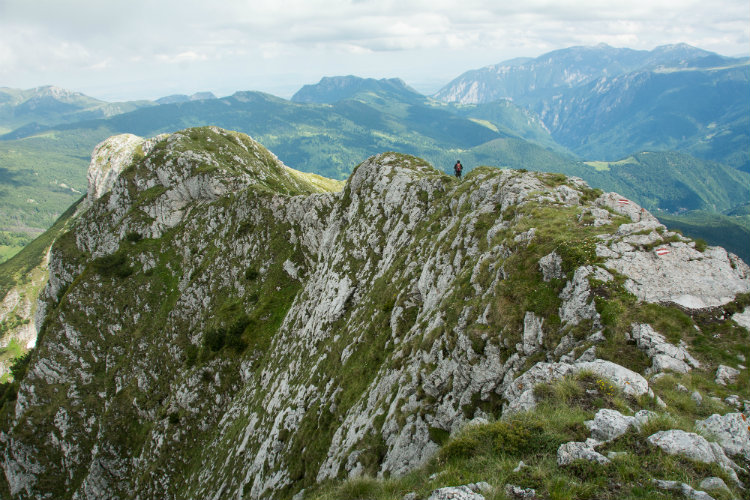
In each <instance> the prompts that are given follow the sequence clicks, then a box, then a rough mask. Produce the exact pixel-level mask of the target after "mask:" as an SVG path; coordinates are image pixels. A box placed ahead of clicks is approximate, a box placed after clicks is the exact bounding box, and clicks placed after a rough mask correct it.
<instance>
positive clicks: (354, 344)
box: [0, 127, 750, 499]
mask: <svg viewBox="0 0 750 500" xmlns="http://www.w3.org/2000/svg"><path fill="white" fill-rule="evenodd" d="M116 140H119V139H116V138H115V139H113V141H116ZM123 144H125V143H123ZM127 144H129V145H127V146H126V149H127V150H130V151H132V155H129V154H124V155H123V154H119V155H117V156H116V158H119V159H120V160H116V161H122V162H124V163H123V165H121V167H123V168H120V167H117V168H115V169H114V170H115V171H119V172H120V174H119V175H118V176H117V178H116V179H115V180H114V182H112V183H111V189H110V190H109V191H108V192H102V191H106V189H103V190H99V189H92V190H90V192H92V193H99V194H98V196H99V198H98V199H96V200H91V201H90V204H88V208H84V210H85V211H84V212H82V213H81V215H80V216H79V218H78V219H77V220H76V221H74V222H73V224H72V225H71V229H70V231H68V232H66V233H65V234H63V235H62V236H60V237H59V238H58V240H57V242H56V243H55V245H54V247H53V249H52V251H51V254H50V255H51V261H50V280H49V285H48V286H47V288H46V289H45V291H44V292H43V295H42V299H43V303H44V311H43V313H42V315H43V316H44V317H45V321H44V325H43V326H42V329H41V331H40V334H39V338H38V341H37V347H36V348H35V351H34V353H33V354H32V356H31V358H30V359H29V361H28V370H27V372H26V373H25V375H24V376H23V377H22V378H21V380H20V381H19V382H18V385H17V386H16V391H17V393H16V395H15V398H10V397H9V396H8V397H6V396H5V395H4V396H3V398H4V399H3V406H2V410H0V415H2V419H0V421H1V422H2V434H1V435H2V439H0V446H2V448H3V453H2V456H3V459H2V466H3V469H4V471H5V478H6V481H7V482H6V483H5V486H4V487H3V488H2V490H3V491H6V492H7V494H8V496H11V497H12V498H14V499H15V498H29V497H34V496H40V495H44V494H50V495H52V496H60V497H64V496H73V495H77V496H79V497H81V498H102V497H117V496H120V497H135V496H142V497H150V498H156V497H158V498H165V499H178V498H180V499H184V498H209V497H213V496H235V495H236V496H244V497H249V498H269V497H273V498H291V497H292V496H293V495H295V494H297V493H299V492H300V491H301V490H302V489H303V488H305V489H309V490H310V491H311V492H312V493H313V494H314V493H315V491H316V488H319V487H320V486H319V485H320V482H321V481H326V480H328V481H335V480H337V478H338V479H343V478H346V477H352V478H356V477H357V476H361V475H362V474H370V475H372V476H375V475H377V476H380V477H384V476H387V475H388V474H390V475H392V476H393V477H400V476H402V475H403V474H405V473H407V472H408V471H409V470H411V469H413V468H414V467H418V466H419V465H420V464H422V465H425V464H428V463H433V465H432V467H437V468H438V471H441V472H442V471H443V469H442V468H441V467H443V466H442V465H440V462H439V461H438V462H430V460H431V459H432V457H434V456H435V454H437V453H443V452H442V451H440V450H444V449H446V448H441V445H440V443H441V442H445V441H446V439H448V438H447V436H449V435H450V434H451V433H452V432H458V431H460V429H462V428H463V427H464V426H465V425H466V424H468V423H469V422H471V421H472V420H474V419H478V420H477V421H476V422H475V423H474V424H475V425H479V426H480V427H479V428H480V429H485V430H487V429H488V428H486V427H482V426H483V425H485V424H482V423H481V421H482V419H484V422H485V423H487V422H488V419H495V418H497V419H498V423H497V425H503V424H502V421H501V420H500V419H501V418H506V417H508V416H510V415H511V414H512V413H513V412H514V411H520V412H523V411H524V410H529V409H530V408H533V407H534V405H536V404H537V403H538V402H539V403H540V404H541V403H542V402H543V399H544V397H547V396H545V395H544V394H545V393H543V392H537V391H535V390H534V386H535V385H537V384H541V385H542V386H544V385H545V384H551V383H552V382H553V380H555V379H556V378H558V377H563V378H564V376H565V375H564V374H565V373H569V374H573V373H574V372H575V373H577V372H585V373H589V374H591V373H593V374H595V375H594V377H598V381H599V382H598V383H601V384H605V383H611V384H612V386H611V387H612V389H611V391H612V394H614V393H615V390H617V391H625V392H624V393H623V394H624V395H622V396H617V397H621V398H624V399H621V400H620V401H622V403H621V405H633V406H632V407H635V408H645V409H648V411H653V412H654V413H655V414H656V412H660V414H661V415H662V417H661V418H664V419H665V420H666V419H668V418H669V415H671V414H672V413H670V411H671V412H675V414H676V415H680V414H681V413H679V412H681V411H683V410H682V409H681V408H682V407H680V406H679V405H676V404H675V405H674V406H673V408H672V410H670V409H669V408H666V409H665V408H663V407H662V408H661V409H659V408H660V407H659V405H658V403H657V401H658V399H657V398H660V397H661V396H663V397H664V398H667V400H668V401H669V402H670V403H671V402H672V401H673V399H670V398H672V397H673V396H672V394H673V392H671V389H669V390H668V389H667V386H665V385H662V384H659V383H658V381H657V380H656V379H652V380H650V381H647V380H646V379H645V378H643V376H642V375H640V374H639V373H646V374H648V372H646V371H644V370H646V368H647V367H648V366H649V365H651V362H652V358H653V366H654V368H653V369H654V370H656V371H663V370H664V368H663V367H664V366H666V364H665V363H667V362H669V363H671V364H670V365H669V366H670V367H671V368H669V369H670V370H671V369H674V367H675V366H682V365H679V364H677V361H679V360H678V359H677V358H676V357H674V356H678V355H679V356H682V359H687V358H685V354H684V352H687V351H684V352H683V351H676V352H677V354H674V352H675V351H669V352H672V353H673V355H672V357H670V356H665V357H661V358H660V357H657V355H656V354H655V353H654V352H651V353H650V354H648V355H647V354H645V353H644V352H643V350H642V348H641V347H638V346H637V345H636V344H634V343H632V342H630V343H629V342H628V338H630V337H629V336H630V335H635V334H638V335H646V334H644V333H642V332H648V331H649V330H648V328H646V326H644V325H653V328H655V329H658V330H660V331H661V332H662V334H668V335H670V337H669V339H670V340H669V342H674V344H670V343H669V342H667V341H666V339H663V338H662V340H660V341H659V344H658V345H660V346H664V347H663V349H667V347H669V346H671V347H673V348H675V349H677V345H676V344H677V342H678V339H684V340H685V342H686V344H685V345H684V346H683V345H682V344H680V346H681V347H680V348H681V349H683V350H686V349H689V350H690V352H691V353H692V354H689V355H690V356H691V358H690V359H692V356H693V355H694V356H696V358H695V359H694V361H695V364H694V365H693V364H691V365H690V366H688V365H687V364H685V363H683V364H685V370H686V371H687V372H690V374H689V375H688V374H685V377H690V376H693V377H697V378H696V380H700V381H701V382H700V384H701V391H702V392H704V393H706V394H709V393H716V394H722V392H721V391H722V389H721V386H720V384H717V383H715V382H714V381H713V370H715V368H716V367H717V366H718V364H719V363H727V362H729V361H727V360H728V359H730V356H735V353H744V352H746V351H747V346H746V345H745V346H744V347H742V346H743V344H742V343H741V342H740V339H746V338H747V330H745V329H743V328H742V327H739V326H737V325H736V323H734V322H733V321H734V320H732V319H729V318H730V316H731V314H734V312H736V313H741V312H742V310H743V309H744V306H745V305H746V303H745V298H743V297H745V295H746V294H747V292H748V291H750V268H748V267H747V266H746V265H745V264H744V263H743V262H742V261H741V260H739V259H737V258H736V257H734V256H732V255H729V254H727V253H726V252H725V251H724V250H723V249H720V248H715V247H707V248H703V249H701V248H699V246H698V245H696V244H695V242H692V241H691V240H690V239H688V238H684V237H681V236H680V235H679V234H676V233H671V232H669V231H667V230H666V229H665V228H664V226H662V225H661V224H660V223H659V222H658V221H657V220H656V219H655V218H654V217H653V216H651V215H650V214H649V213H647V212H644V211H642V210H641V208H640V206H638V205H636V204H634V203H627V204H623V203H622V202H621V197H620V196H619V195H617V194H615V193H602V192H601V191H597V190H593V189H591V188H590V187H588V186H587V185H586V184H585V183H584V182H582V181H581V180H580V179H574V178H567V177H565V176H561V175H559V174H543V173H535V172H521V171H512V170H498V169H490V168H478V169H475V170H474V171H472V172H470V173H469V174H468V175H467V176H466V178H465V179H463V180H462V181H459V180H457V179H455V178H453V177H451V176H448V175H445V174H443V173H441V172H439V171H437V170H435V169H434V168H433V167H432V166H431V165H429V164H428V163H427V162H425V161H423V160H420V159H419V158H415V157H413V156H408V155H402V154H398V153H383V154H380V155H376V156H374V157H371V158H369V159H368V160H366V161H365V162H363V163H361V164H360V165H358V166H357V167H356V168H355V169H354V171H353V173H352V175H351V176H350V178H349V179H348V181H347V183H346V185H345V186H344V188H343V190H342V191H340V192H338V193H331V192H328V193H320V192H319V191H320V188H319V187H317V186H314V185H312V184H306V183H304V182H302V180H300V179H297V180H293V179H290V178H289V177H288V176H286V175H285V174H284V172H285V170H284V168H283V166H282V165H281V164H280V163H279V162H278V161H277V160H275V159H274V157H273V154H272V153H270V152H269V151H267V150H265V149H264V148H262V147H261V146H260V145H259V144H257V143H255V142H254V141H252V140H250V139H249V138H247V137H245V136H241V135H239V134H235V133H232V132H227V131H224V130H221V129H218V128H212V127H207V128H200V129H189V130H185V131H180V132H177V133H174V134H171V135H169V136H166V137H157V138H155V139H152V140H148V141H146V142H143V143H138V142H137V141H131V142H129V143H127ZM102 151H103V150H102ZM102 158H103V157H102ZM96 165H97V164H96V163H94V168H100V169H101V167H104V166H105V165H101V167H97V166H96ZM109 167H113V165H109ZM100 178H101V176H96V175H94V176H92V179H100ZM303 193H309V194H303ZM301 194H302V195H301ZM85 206H86V205H84V207H85ZM662 249H666V250H667V251H668V252H669V253H668V254H660V253H659V252H660V251H661V250H662ZM655 269H658V270H659V273H660V274H658V275H657V273H656V272H655ZM657 276H658V279H657V278H656V277H657ZM743 294H745V295H743ZM683 311H687V313H686V312H683ZM729 311H733V313H731V314H730V312H729ZM704 313H705V314H709V318H708V319H706V320H704V319H702V318H703V316H702V314H704ZM719 315H721V318H722V319H721V320H718V317H719ZM664 317H668V318H677V319H675V321H676V323H670V322H669V321H667V322H663V321H662V320H661V319H660V318H664ZM715 320H716V322H715V323H714V321H715ZM675 325H679V326H677V327H676V326H675ZM712 325H714V326H712ZM636 326H637V328H636ZM694 327H695V328H694ZM715 328H721V329H722V330H721V331H722V332H723V333H722V338H721V339H720V340H719V341H717V342H721V345H722V346H725V347H726V353H723V354H719V353H716V352H715V351H714V350H712V349H710V348H709V349H707V348H706V344H705V342H707V340H706V339H707V338H713V334H714V332H715V331H716V330H715ZM633 332H635V333H633ZM649 338H652V339H658V337H654V336H653V335H652V336H651V337H649ZM664 342H667V343H666V344H665V343H664ZM743 349H744V350H743ZM658 352H659V353H663V352H666V351H658ZM586 353H588V354H586ZM617 363H623V365H627V366H622V365H618V364H617ZM691 363H693V361H691ZM735 363H736V358H735ZM696 366H700V368H696ZM634 370H635V371H634ZM673 376H677V375H673ZM622 377H625V378H622ZM740 377H741V378H740V379H738V381H736V383H735V382H730V388H731V389H727V390H733V391H734V390H737V391H738V393H739V394H742V397H748V396H750V395H748V394H746V391H747V386H746V385H745V386H744V388H743V386H742V384H743V383H744V382H745V381H746V379H747V373H746V370H745V372H743V374H742V375H741V376H740ZM571 380H572V381H571V382H570V383H578V382H575V381H576V380H578V379H571ZM626 380H627V381H628V383H631V382H632V384H633V385H634V387H637V389H633V391H635V392H632V391H630V390H629V389H627V385H628V384H626V383H625V381H626ZM672 380H674V379H672ZM680 380H681V381H686V378H685V379H680ZM608 381H611V382H608ZM593 383H594V382H593V381H592V384H593ZM605 387H609V386H605ZM59 388H64V390H62V391H61V390H59ZM591 390H595V389H591ZM607 390H610V389H607ZM649 390H651V392H650V393H649V392H648V391H649ZM597 394H603V393H600V392H597ZM707 400H708V398H707ZM614 401H615V400H613V399H606V398H605V399H602V402H601V403H599V404H600V405H604V407H605V408H609V406H608V405H611V404H615V403H614ZM662 403H663V401H662ZM600 407H601V406H596V405H594V409H599V408H600ZM50 408H54V410H50ZM619 408H620V409H621V410H622V411H626V410H625V409H624V407H623V406H619ZM690 408H691V410H690V412H691V413H689V415H693V414H696V415H699V416H701V417H706V416H708V415H705V412H706V411H709V410H712V409H717V410H720V411H722V413H725V412H728V411H731V410H732V406H731V405H730V404H724V403H722V402H721V401H719V402H713V403H709V402H707V403H706V406H705V407H704V408H703V409H697V410H696V409H695V408H696V407H694V406H691V407H690ZM50 411H54V412H55V415H54V418H50V414H49V412H50ZM631 411H632V410H631ZM521 415H522V418H523V416H524V415H533V413H529V414H525V413H521ZM589 416H591V417H593V411H592V410H586V412H585V413H584V414H581V413H578V414H577V416H576V417H575V425H573V421H571V426H572V427H570V428H569V429H568V430H566V431H562V432H563V434H562V435H557V436H556V437H552V436H551V435H550V434H548V431H547V430H543V431H540V432H541V434H539V432H537V433H536V434H533V435H541V436H544V438H545V439H551V440H552V441H551V442H550V443H549V444H548V445H545V446H546V447H545V448H543V451H540V453H541V455H534V456H537V458H536V459H534V460H535V461H534V462H532V466H533V467H536V466H539V467H542V468H546V469H549V468H550V467H549V460H550V458H549V456H551V457H552V458H551V460H553V461H554V450H556V449H557V448H558V445H559V446H563V445H564V444H565V443H566V442H567V441H575V440H576V438H578V440H580V436H581V429H580V428H581V427H582V426H583V419H585V418H588V417H589ZM654 418H655V417H654ZM508 425H511V424H508ZM513 425H516V424H513ZM680 425H684V424H680ZM512 428H513V429H516V430H519V432H521V430H520V429H517V428H516V427H512ZM652 429H653V428H652ZM523 436H524V435H523V434H521V435H519V436H517V437H516V438H513V439H517V440H518V441H517V442H521V443H530V441H529V439H530V438H529V437H528V436H527V437H523ZM449 442H450V441H449ZM455 446H457V445H454V449H455ZM629 449H630V448H629ZM32 450H34V451H32ZM540 450H541V449H540ZM632 452H633V453H636V454H637V456H638V457H640V456H641V455H640V454H642V453H644V451H637V450H636V449H634V451H632ZM645 452H646V453H652V454H653V453H656V454H657V455H658V456H662V455H660V453H661V452H658V451H656V452H654V451H652V450H651V449H647V450H645ZM446 453H447V451H446ZM441 456H442V455H441ZM515 456H516V455H514V457H515ZM542 456H543V457H544V458H543V459H542V458H539V457H542ZM524 458H525V459H526V460H530V458H531V457H524ZM537 460H542V462H537ZM663 460H666V461H667V462H666V463H669V464H672V465H670V468H669V471H671V470H672V469H673V468H674V467H675V465H674V462H670V460H671V459H669V458H664V459H663ZM737 460H740V459H737ZM515 465H516V464H515V463H514V464H512V467H515ZM555 467H557V466H555ZM560 467H561V469H560V470H569V471H570V470H572V471H573V472H571V474H575V472H574V471H575V469H565V468H564V466H560ZM592 467H598V466H592ZM717 467H718V466H717ZM682 469H683V472H684V470H685V466H683V467H682ZM503 470H505V469H503ZM596 470H597V471H598V470H599V469H596ZM689 470H691V471H692V470H693V469H689ZM711 471H712V472H714V471H716V472H715V473H716V474H719V475H721V476H722V477H724V478H725V479H726V480H727V481H728V484H729V485H730V487H731V488H733V489H734V491H739V490H738V486H736V484H735V483H732V482H731V475H730V474H729V473H728V472H726V471H725V470H724V469H716V468H714V469H711ZM646 473H647V474H651V473H653V471H647V472H646ZM508 474H510V470H508ZM738 474H740V475H741V477H742V479H744V478H745V475H746V472H742V471H738ZM436 477H437V476H436ZM514 477H516V476H514ZM661 477H664V476H661ZM672 477H676V476H675V475H674V473H673V472H669V476H667V477H666V478H667V479H669V478H672ZM680 477H684V476H680ZM735 477H736V476H735ZM488 479H490V480H491V481H492V483H493V484H492V485H490V487H493V488H494V487H496V486H497V487H500V488H501V487H502V485H501V484H498V483H497V481H503V480H504V479H503V480H499V479H495V478H488ZM516 479H517V480H522V481H527V480H524V479H523V477H520V476H518V477H516ZM423 480H424V481H426V483H425V484H432V481H438V482H439V481H441V480H440V479H429V480H428V479H427V478H426V476H425V478H424V479H423ZM618 480H620V481H622V480H621V479H619V476H618ZM420 481H421V480H420ZM566 484H567V483H566ZM607 484H610V483H609V482H607ZM650 484H651V482H650V480H649V481H647V483H646V486H645V488H646V490H647V493H650V494H653V493H654V491H656V487H655V486H651V485H650ZM537 487H538V488H539V491H540V493H542V494H547V492H548V491H550V490H549V488H551V485H548V484H546V483H539V485H538V486H537ZM638 487H642V486H638V485H636V484H631V483H630V482H629V481H624V482H623V483H621V484H620V486H619V488H625V490H623V491H626V492H628V491H633V488H638ZM608 488H609V486H606V485H605V486H604V487H602V486H601V485H600V486H596V487H595V489H594V490H591V491H597V492H602V493H604V494H606V495H609V494H610V493H612V491H611V490H609V489H608ZM620 492H622V491H620ZM303 494H306V493H303Z"/></svg>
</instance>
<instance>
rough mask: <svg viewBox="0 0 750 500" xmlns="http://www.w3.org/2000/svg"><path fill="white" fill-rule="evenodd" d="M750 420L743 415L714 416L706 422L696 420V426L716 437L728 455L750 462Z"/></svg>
mask: <svg viewBox="0 0 750 500" xmlns="http://www.w3.org/2000/svg"><path fill="white" fill-rule="evenodd" d="M748 425H750V423H748V418H747V417H746V416H745V415H744V414H742V413H727V414H726V415H719V414H716V413H715V414H713V415H711V416H710V417H708V418H707V419H705V420H696V421H695V426H696V427H697V428H698V429H699V430H701V431H703V432H705V433H707V434H708V435H711V436H714V437H716V440H717V442H718V443H719V444H720V445H721V447H722V448H723V449H724V452H725V453H726V454H727V455H731V456H734V455H741V456H742V457H743V458H744V459H745V460H748V461H750V429H748Z"/></svg>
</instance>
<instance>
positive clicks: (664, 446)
mask: <svg viewBox="0 0 750 500" xmlns="http://www.w3.org/2000/svg"><path fill="white" fill-rule="evenodd" d="M647 441H648V442H649V444H651V445H653V446H656V447H658V448H661V450H662V451H664V452H665V453H668V454H670V455H682V456H684V457H687V458H689V459H691V460H695V461H696V462H702V463H706V464H710V463H715V464H718V465H719V466H720V467H721V468H723V469H724V470H725V471H726V472H727V474H729V475H730V476H731V477H732V479H733V480H734V481H735V483H737V484H740V481H739V479H738V478H737V473H736V472H735V470H739V469H740V468H739V466H738V465H737V464H736V463H734V462H733V461H732V460H731V459H730V458H728V457H727V456H726V454H725V453H724V450H723V449H722V447H721V446H719V445H718V444H717V443H714V442H709V441H708V440H707V439H706V438H704V437H703V436H701V435H698V434H695V433H694V432H685V431H682V430H677V429H673V430H669V431H659V432H657V433H656V434H652V435H651V436H649V437H648V439H647Z"/></svg>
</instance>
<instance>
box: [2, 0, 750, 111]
mask: <svg viewBox="0 0 750 500" xmlns="http://www.w3.org/2000/svg"><path fill="white" fill-rule="evenodd" d="M598 43H606V44H608V45H611V46H613V47H627V48H632V49H637V50H652V49H653V48H655V47H657V46H661V45H669V44H677V43H687V44H689V45H692V46H694V47H698V48H701V49H704V50H708V51H711V52H716V53H719V54H721V55H725V56H732V57H747V56H748V55H750V9H748V6H747V2H746V1H745V0H720V1H718V2H714V3H711V4H710V5H707V4H704V3H703V2H701V1H697V0H687V1H684V2H681V5H679V7H676V6H675V5H674V3H673V2H672V1H670V0H654V1H649V0H638V1H635V2H630V3H628V4H623V3H614V2H610V3H607V4H602V2H601V1H596V0H555V1H551V0H530V1H529V2H524V3H523V4H517V5H496V3H495V2H491V1H488V0H466V1H464V2H460V3H459V2H456V1H454V0H447V1H446V0H443V1H441V0H432V1H430V2H427V1H424V0H399V1H398V2H396V1H393V0H387V1H379V2H372V1H368V0H293V1H291V2H290V3H289V2H288V3H285V4H284V5H283V6H282V5H279V4H277V3H276V2H271V1H270V0H260V1H255V2H253V4H252V5H250V4H248V3H247V2H245V1H242V0H226V1H225V2H222V3H221V4H218V5H209V4H207V3H202V2H195V1H193V2H190V1H189V2H184V1H183V2H176V1H174V0H166V1H163V2H158V3H157V4H154V3H151V2H147V1H145V0H132V1H130V2H128V3H125V2H96V1H94V0H73V1H71V2H65V3H60V2H56V1H53V0H39V1H38V2H33V3H29V2H26V1H25V0H0V86H3V87H11V88H23V89H28V88H35V87H40V86H44V85H55V86H58V87H62V88H65V89H69V90H73V91H77V92H81V93H84V94H86V95H89V96H91V97H96V98H99V99H103V100H107V101H123V100H135V99H151V100H154V99H158V98H160V97H164V96H167V95H172V94H188V95H190V94H193V93H195V92H206V91H207V92H213V93H214V94H215V95H217V96H219V97H222V96H226V95H231V94H232V93H234V92H236V91H241V90H257V91H262V92H267V93H270V94H273V95H276V96H279V97H282V98H287V99H288V98H289V97H291V96H292V95H293V94H294V93H295V92H296V91H297V90H299V89H300V88H301V87H302V86H303V85H306V84H314V83H317V82H318V81H319V80H320V79H321V78H322V77H324V76H342V75H356V76H360V77H363V78H377V79H380V78H401V79H403V80H404V81H405V82H406V83H407V84H408V85H410V86H412V87H413V88H415V89H416V90H418V91H419V92H422V93H424V94H428V95H429V94H432V93H434V92H436V91H437V90H438V89H439V88H440V87H442V86H443V85H445V84H447V83H448V82H449V81H451V80H452V79H454V78H456V77H457V76H459V75H460V74H462V73H464V72H465V71H468V70H472V69H478V68H481V67H484V66H488V65H492V64H497V63H499V62H502V61H505V60H508V59H511V58H515V57H538V56H539V55H542V54H544V53H546V52H550V51H552V50H557V49H563V48H567V47H571V46H578V45H587V46H591V45H596V44H598Z"/></svg>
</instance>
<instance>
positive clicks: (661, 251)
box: [656, 248, 670, 257]
mask: <svg viewBox="0 0 750 500" xmlns="http://www.w3.org/2000/svg"><path fill="white" fill-rule="evenodd" d="M669 251H670V250H669V249H668V248H657V249H656V255H658V256H659V257H661V256H662V255H667V254H668V253H669Z"/></svg>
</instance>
